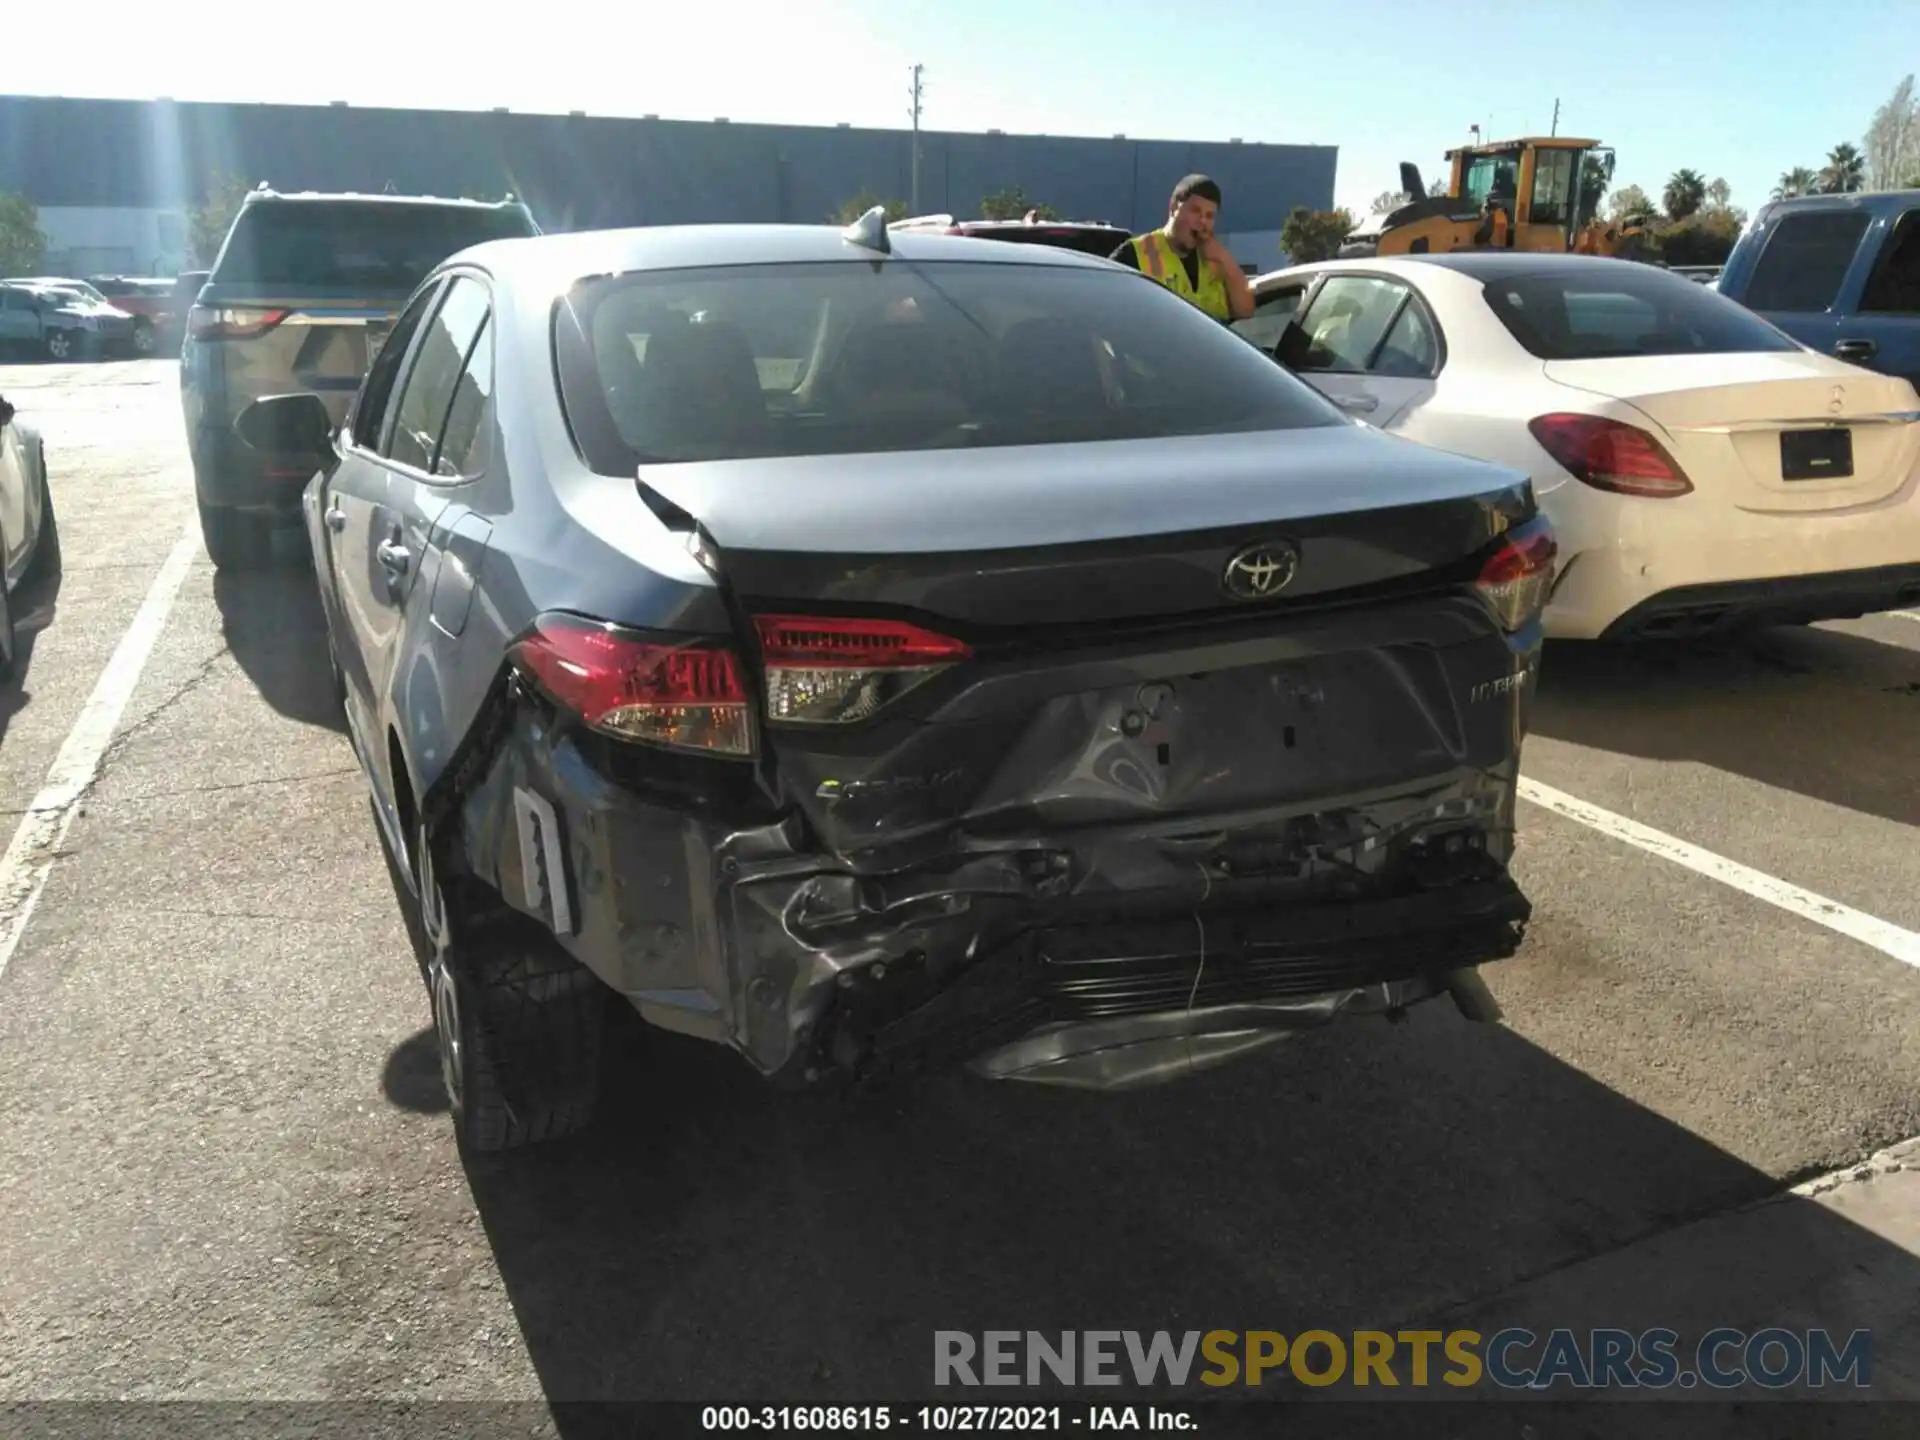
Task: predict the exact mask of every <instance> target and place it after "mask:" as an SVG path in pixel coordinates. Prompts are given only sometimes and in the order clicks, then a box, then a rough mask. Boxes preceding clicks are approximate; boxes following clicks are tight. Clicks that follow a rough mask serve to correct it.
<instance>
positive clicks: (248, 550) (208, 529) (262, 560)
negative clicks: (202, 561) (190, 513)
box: [200, 502, 273, 570]
mask: <svg viewBox="0 0 1920 1440" xmlns="http://www.w3.org/2000/svg"><path fill="white" fill-rule="evenodd" d="M200 534H201V536H202V538H204V539H205V540H206V542H207V554H208V555H210V556H212V557H213V565H214V568H215V569H216V570H257V569H259V568H260V567H261V566H263V565H265V564H266V563H267V562H268V561H269V560H271V559H272V558H273V527H272V526H271V525H270V524H268V523H267V519H266V517H265V516H263V515H255V514H252V513H251V512H249V511H246V510H233V509H229V508H228V507H227V506H224V505H208V504H205V503H204V502H203V503H202V504H201V506H200Z"/></svg>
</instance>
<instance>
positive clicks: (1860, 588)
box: [1600, 564, 1920, 640]
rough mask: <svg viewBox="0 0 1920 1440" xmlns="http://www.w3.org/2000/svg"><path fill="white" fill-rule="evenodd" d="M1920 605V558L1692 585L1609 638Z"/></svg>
mask: <svg viewBox="0 0 1920 1440" xmlns="http://www.w3.org/2000/svg"><path fill="white" fill-rule="evenodd" d="M1915 604H1920V564H1913V565H1884V566H1880V567H1878V568H1876V569H1872V570H1838V571H1829V572H1826V573H1824V574H1819V575H1788V576H1781V577H1778V578H1775V579H1769V580H1741V581H1732V582H1726V583H1721V584H1714V585H1688V586H1681V587H1679V588H1676V589H1673V590H1663V591H1661V592H1660V593H1659V594H1657V595H1653V596H1650V597H1648V598H1647V599H1645V600H1643V601H1641V602H1640V603H1639V604H1638V605H1636V606H1634V607H1633V609H1631V610H1629V611H1627V612H1626V613H1625V614H1624V615H1621V616H1620V617H1619V618H1618V619H1616V620H1615V621H1614V622H1613V623H1612V624H1611V625H1609V626H1607V628H1606V629H1605V630H1604V631H1603V632H1602V633H1601V635H1600V638H1601V639H1602V640H1692V639H1700V638H1704V637H1709V636H1714V635H1723V634H1726V633H1729V632H1732V631H1738V630H1747V629H1753V628H1756V627H1759V626H1764V625H1805V624H1811V623H1813V622H1814V621H1818V620H1851V619H1856V618H1858V617H1859V616H1862V615H1872V614H1877V613H1879V612H1881V611H1885V610H1900V609H1904V608H1906V607H1907V606H1910V605H1915Z"/></svg>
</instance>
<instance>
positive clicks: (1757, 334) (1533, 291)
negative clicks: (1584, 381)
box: [1486, 265, 1799, 360]
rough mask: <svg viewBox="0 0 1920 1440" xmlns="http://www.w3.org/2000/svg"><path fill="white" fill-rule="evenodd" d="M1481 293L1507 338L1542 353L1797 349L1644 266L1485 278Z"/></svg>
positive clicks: (1718, 300) (1701, 292) (1748, 317)
mask: <svg viewBox="0 0 1920 1440" xmlns="http://www.w3.org/2000/svg"><path fill="white" fill-rule="evenodd" d="M1486 298H1487V304H1488V305H1489V306H1490V307H1491V308H1492V310H1493V313H1494V314H1495V315H1497V316H1499V317H1500V323H1501V324H1503V325H1505V326H1506V327H1507V329H1508V331H1510V332H1511V333H1512V335H1513V338H1514V339H1516V340H1518V341H1519V342H1520V343H1521V344H1522V345H1524V346H1525V347H1526V348H1527V350H1528V351H1529V352H1530V353H1532V354H1534V355H1537V356H1539V357H1540V358H1541V359H1542V360H1598V359H1604V358H1609V357H1614V356H1622V355H1729V354H1738V353H1742V352H1750V351H1756V350H1795V349H1798V348H1799V347H1798V346H1797V345H1796V344H1795V343H1794V342H1793V341H1792V340H1790V339H1788V338H1787V337H1786V336H1785V335H1783V334H1781V333H1780V331H1778V330H1776V329H1774V327H1773V326H1771V325H1769V324H1768V323H1767V322H1766V321H1764V320H1762V319H1760V318H1759V317H1758V316H1757V315H1755V314H1753V312H1751V311H1750V310H1748V309H1746V308H1745V307H1744V306H1741V305H1737V304H1735V303H1734V302H1733V301H1731V300H1728V299H1726V298H1725V297H1724V296H1721V295H1720V294H1718V293H1717V292H1715V291H1712V290H1709V289H1707V288H1706V287H1705V286H1703V285H1696V284H1694V283H1693V282H1692V281H1691V280H1686V279H1683V278H1681V277H1680V276H1678V275H1672V274H1669V273H1667V272H1666V271H1663V270H1656V269H1653V268H1652V267H1650V266H1626V265H1622V266H1620V267H1619V268H1615V267H1614V266H1612V265H1597V266H1595V267H1594V269H1593V270H1591V271H1586V272H1575V271H1572V270H1567V271H1556V272H1554V273H1551V274H1544V275H1526V276H1516V277H1511V278H1508V279H1499V280H1489V281H1487V282H1486Z"/></svg>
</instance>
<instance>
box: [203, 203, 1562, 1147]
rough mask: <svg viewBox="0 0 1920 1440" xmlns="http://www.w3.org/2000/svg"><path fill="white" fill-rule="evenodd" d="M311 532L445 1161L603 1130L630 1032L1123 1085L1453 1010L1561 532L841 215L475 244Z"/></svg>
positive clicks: (313, 498)
mask: <svg viewBox="0 0 1920 1440" xmlns="http://www.w3.org/2000/svg"><path fill="white" fill-rule="evenodd" d="M238 428H239V429H240V431H241V433H242V435H243V436H244V437H245V438H246V440H247V441H248V443H250V444H252V445H254V446H255V447H257V448H260V449H263V450H267V451H270V452H275V453H278V454H280V455H282V456H306V457H316V456H317V457H318V464H319V473H318V474H317V475H316V476H315V478H314V480H313V481H312V483H311V484H310V485H309V487H308V489H307V491H306V497H305V498H306V516H307V524H308V529H309V534H310V538H311V541H312V546H313V551H314V556H315V560H316V563H317V567H318V571H319V578H320V585H321V589H322V592H323V596H324V602H325V607H326V612H327V618H328V624H329V629H330V635H331V640H332V646H333V652H334V660H335V665H336V668H337V671H338V675H337V677H336V678H337V680H338V682H339V685H340V687H341V690H342V693H343V696H344V703H345V708H346V712H347V715H348V717H349V721H350V724H349V729H350V731H351V734H352V737H353V741H354V744H355V746H356V748H357V750H358V752H359V755H360V758H361V761H362V763H363V765H364V766H365V769H366V773H367V776H368V779H369V781H370V783H371V786H372V790H373V795H374V800H375V804H374V807H373V808H374V810H375V813H376V814H377V816H378V819H379V824H380V828H381V830H382V832H383V837H384V840H385V843H386V844H387V846H388V848H389V854H390V857H391V859H392V860H393V863H394V868H395V870H396V871H397V872H399V873H400V874H402V875H404V877H405V886H404V890H405V892H406V893H407V894H408V895H409V900H408V903H409V907H410V909H411V910H412V912H413V913H412V914H411V915H410V916H409V919H410V922H412V923H413V924H414V926H415V929H416V931H417V934H418V936H419V937H420V944H421V947H422V951H423V957H424V958H423V962H422V963H423V968H424V970H425V973H426V977H427V981H428V990H429V993H430V995H431V999H432V1010H433V1017H434V1021H435V1026H436V1031H437V1034H438V1038H439V1044H440V1049H441V1054H442V1060H443V1069H444V1071H445V1076H446V1082H447V1086H448V1090H449V1092H450V1098H451V1100H452V1102H453V1109H454V1115H455V1119H456V1122H457V1126H458V1130H459V1134H460V1137H461V1139H462V1141H463V1142H464V1143H465V1144H467V1145H469V1146H473V1147H478V1148H500V1147H505V1146H511V1145H518V1144H524V1143H526V1142H529V1141H534V1140H540V1139H543V1138H546V1137H548V1136H552V1135H557V1134H561V1133H565V1132H567V1131H569V1130H572V1129H575V1128H578V1127H579V1126H580V1125H581V1124H583V1123H584V1122H585V1121H586V1119H587V1118H588V1116H589V1114H590V1112H591V1109H592V1104H593V1100H594V1092H595V1088H596V1072H597V1065H598V1059H599V1055H600V1051H601V1037H602V1031H603V1026H604V1024H605V1022H606V1020H607V1019H608V1018H609V1017H608V1005H609V1004H610V1003H619V1002H624V1003H626V1004H628V1005H631V1006H632V1007H633V1008H634V1009H636V1010H637V1011H638V1012H639V1014H640V1015H641V1016H642V1017H643V1018H644V1020H646V1021H647V1022H649V1023H650V1024H652V1025H656V1026H659V1027H662V1028H665V1029H668V1030H673V1031H678V1032H682V1033H685V1034H690V1035H695V1036H700V1037H703V1038H705V1039H707V1040H711V1041H713V1042H714V1043H716V1044H720V1045H726V1046H730V1047H732V1048H733V1049H734V1050H736V1051H737V1052H738V1053H739V1054H740V1055H741V1056H743V1057H744V1058H745V1060H746V1061H747V1062H748V1063H749V1064H751V1065H752V1066H753V1067H754V1068H755V1069H757V1070H758V1071H760V1072H762V1073H763V1074H765V1075H766V1076H768V1077H769V1078H771V1079H774V1080H776V1081H780V1082H782V1083H786V1082H792V1083H796V1084H803V1085H804V1084H808V1083H826V1082H834V1081H844V1080H848V1079H853V1080H870V1079H874V1078H879V1077H885V1076H888V1075H897V1074H901V1073H905V1072H910V1071H913V1070H918V1069H923V1068H925V1067H929V1066H964V1067H968V1068H971V1069H972V1070H973V1071H974V1072H975V1073H977V1074H980V1075H985V1076H990V1077H1000V1078H1022V1079H1031V1080H1042V1081H1054V1082H1058V1083H1064V1084H1077V1085H1086V1086H1099V1087H1106V1088H1121V1087H1125V1086H1129V1085H1136V1084H1142V1083H1146V1082H1149V1081H1152V1080H1156V1079H1160V1078H1164V1077H1167V1076H1170V1075H1173V1074H1176V1073H1180V1072H1184V1071H1188V1070H1191V1069H1193V1068H1195V1067H1198V1066H1202V1065H1207V1064H1212V1063H1218V1062H1221V1061H1224V1060H1227V1059H1230V1058H1232V1057H1234V1056H1237V1055H1241V1054H1244V1053H1246V1052H1248V1051H1250V1050H1253V1049H1256V1048H1258V1047H1259V1046H1261V1045H1264V1044H1267V1043H1269V1042H1271V1041H1272V1040H1274V1039H1276V1038H1278V1037H1281V1036H1283V1035H1285V1034H1286V1033H1288V1032H1289V1031H1291V1030H1296V1029H1298V1028H1299V1027H1301V1026H1304V1025H1311V1024H1320V1023H1324V1022H1326V1021H1328V1020H1331V1019H1334V1018H1336V1017H1339V1016H1343V1015H1352V1014H1369V1013H1373V1014H1377V1013H1393V1012H1398V1011H1400V1010H1402V1009H1403V1008H1404V1007H1407V1006H1409V1005H1412V1004H1415V1003H1417V1002H1419V1001H1422V1000H1425V999H1428V998H1431V997H1435V996H1440V995H1447V994H1451V995H1452V996H1453V997H1454V999H1455V1001H1456V1003H1457V1004H1458V1005H1459V1007H1460V1008H1461V1009H1462V1010H1463V1011H1465V1012H1467V1013H1468V1014H1469V1015H1471V1016H1473V1017H1475V1018H1486V1017H1488V1016H1490V1015H1491V1014H1494V1013H1497V1012H1495V1011H1494V1010H1493V1008H1492V1004H1491V997H1490V996H1489V995H1488V993H1487V991H1486V989H1485V987H1484V985H1483V984H1481V982H1480V981H1479V977H1478V974H1477V970H1476V967H1477V966H1479V965H1481V964H1483V963H1485V962H1488V961H1493V960H1498V959H1501V958H1503V957H1506V956H1509V955H1511V954H1512V953H1513V952H1514V950H1515V948H1516V946H1517V945H1518V943H1519V939H1520V935H1521V931H1522V928H1523V926H1524V925H1525V922H1526V919H1527V915H1528V906H1527V902H1526V900H1525V898H1524V897H1523V896H1522V894H1521V893H1520V892H1519V890H1518V888H1517V887H1516V886H1515V884H1514V882H1513V881H1512V879H1511V878H1510V877H1509V874H1508V859H1509V856H1510V853H1511V850H1512V845H1513V830H1514V796H1515V782H1516V775H1517V770H1518V764H1519V756H1520V748H1521V741H1522V737H1523V735H1524V733H1525V729H1526V717H1527V712H1528V705H1529V699H1530V692H1531V689H1532V684H1531V681H1532V678H1533V677H1534V675H1535V674H1536V671H1537V666H1538V663H1539V649H1540V644H1541V629H1540V623H1539V617H1540V609H1541V606H1542V604H1543V602H1544V599H1545V596H1546V592H1547V588H1548V586H1549V585H1550V583H1551V576H1552V569H1553V556H1554V545H1553V537H1552V534H1551V532H1550V530H1549V529H1548V528H1547V526H1546V525H1545V523H1544V521H1543V520H1542V519H1541V518H1540V517H1539V515H1538V513H1537V511H1536V508H1535V504H1534V499H1533V494H1532V490H1531V487H1530V486H1529V484H1528V482H1527V480H1526V478H1525V477H1524V476H1522V475H1519V474H1515V473H1513V472H1510V471H1507V470H1502V469H1498V468H1495V467H1492V466H1488V465H1485V464H1481V463H1478V462H1475V461H1471V460H1467V459H1463V458H1459V457H1456V456H1452V455H1447V454H1443V453H1440V452H1438V451H1434V450H1428V449H1424V448H1421V447H1419V446H1416V445H1413V444H1410V443H1407V442H1404V441H1401V440H1397V439H1393V438H1390V437H1388V436H1386V435H1384V434H1381V433H1379V432H1378V431H1375V430H1372V429H1370V428H1368V427H1366V426H1364V425H1361V424H1359V423H1357V422H1354V421H1352V420H1350V419H1348V418H1347V417H1346V416H1344V415H1343V414H1342V413H1341V412H1339V411H1338V410H1336V409H1335V408H1333V407H1332V406H1331V405H1329V404H1328V403H1327V402H1326V401H1324V400H1322V399H1321V398H1320V397H1319V396H1318V395H1316V394H1315V393H1314V392H1313V391H1312V390H1310V389H1309V388H1308V387H1307V386H1306V385H1304V384H1302V383H1300V382H1299V381H1297V380H1296V379H1295V378H1294V377H1293V376H1291V375H1290V374H1288V373H1287V372H1286V371H1285V370H1283V369H1281V368H1280V367H1279V366H1277V365H1275V364H1274V363H1273V362H1272V361H1271V360H1269V359H1268V358H1266V357H1265V356H1263V355H1261V354H1260V353H1259V352H1258V351H1256V350H1255V349H1253V348H1252V347H1251V346H1248V345H1246V344H1245V343H1244V342H1243V341H1241V340H1240V339H1239V338H1237V337H1236V336H1234V335H1233V334H1231V333H1230V332H1228V331H1227V330H1225V329H1223V328H1221V327H1220V326H1217V325H1215V324H1214V323H1213V322H1211V321H1210V320H1208V319H1207V318H1206V317H1205V316H1203V315H1202V314H1200V313H1199V312H1198V311H1197V310H1195V309H1193V308H1192V307H1190V306H1189V305H1188V304H1187V303H1186V302H1184V301H1182V300H1180V299H1179V298H1177V297H1176V296H1174V295H1172V294H1170V293H1169V292H1168V291H1166V290H1164V289H1163V288H1161V287H1159V286H1157V285H1155V284H1153V283H1152V282H1151V281H1149V280H1146V279H1144V278H1143V277H1141V276H1139V275H1137V274H1134V273H1133V272H1130V271H1127V270H1124V269H1122V268H1121V267H1118V266H1114V265H1111V264H1108V263H1107V262H1105V261H1102V260H1098V259H1090V258H1087V257H1083V256H1079V255H1075V254H1071V253H1068V252H1065V251H1053V250H1045V249H1040V248H1037V247H1028V246H983V245H981V244H979V243H978V242H976V241H971V240H967V239H964V238H951V237H946V236H939V235H918V234H908V233H900V232H895V233H893V234H891V235H889V234H888V233H887V232H886V230H885V228H884V226H882V225H880V224H878V223H876V218H875V217H870V218H869V220H868V221H867V222H864V223H862V224H860V225H856V226H854V227H852V228H851V229H849V230H847V231H844V232H843V231H841V230H838V229H833V228H829V227H801V226H787V227H780V226H764V227H763V226H729V227H718V228H698V227H688V228H666V229H651V230H635V231H626V232H603V233H594V234H579V235H564V236H548V237H542V238H538V239H531V240H514V241H504V242H496V243H492V244H488V245H485V246H481V247H477V248H475V249H472V250H469V251H466V252H464V253H462V254H460V255H458V256H455V257H454V258H453V259H451V260H449V261H448V262H447V263H446V264H444V265H442V266H441V267H440V268H439V269H438V270H437V271H436V272H435V273H434V275H433V276H432V277H431V278H430V279H429V280H428V281H427V282H426V283H425V285H424V286H423V287H422V288H421V289H420V290H419V291H418V292H417V293H416V294H415V295H414V297H413V298H412V300H411V302H410V303H409V304H408V305H407V306H406V308H405V310H404V312H403V313H402V315H401V316H400V318H399V320H398V322H397V323H396V325H395V327H394V329H393V331H392V335H391V338H390V339H389V340H388V342H387V344H386V346H385V348H384V350H383V351H382V353H381V354H380V356H379V358H378V360H377V362H376V363H375V365H374V366H373V368H372V369H371V371H370V373H369V374H368V376H367V378H366V380H365V383H364V385H363V388H362V389H361V391H360V394H359V396H358V399H357V400H356V402H355V405H354V408H353V411H352V414H351V416H350V418H349V420H348V422H347V424H346V425H345V426H344V427H343V428H342V429H341V430H340V431H339V432H338V433H337V434H335V433H332V432H331V427H330V426H329V425H328V423H327V421H326V419H325V414H324V411H323V410H321V409H320V407H318V406H317V404H314V403H310V397H302V396H287V397H279V398H274V399H268V400H263V401H261V402H258V403H257V404H256V405H255V406H254V407H253V408H252V409H251V410H250V411H249V412H247V414H246V415H244V416H243V417H242V420H241V422H240V424H239V426H238Z"/></svg>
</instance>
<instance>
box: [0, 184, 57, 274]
mask: <svg viewBox="0 0 1920 1440" xmlns="http://www.w3.org/2000/svg"><path fill="white" fill-rule="evenodd" d="M46 253H47V232H46V231H44V230H42V229H41V228H40V212H39V211H38V210H37V209H35V208H34V205H33V202H32V201H31V200H29V199H27V197H26V196H24V195H13V194H9V193H7V192H5V191H0V275H31V274H32V273H33V272H34V271H36V270H38V269H39V268H40V261H41V258H42V257H43V256H45V254H46Z"/></svg>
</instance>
